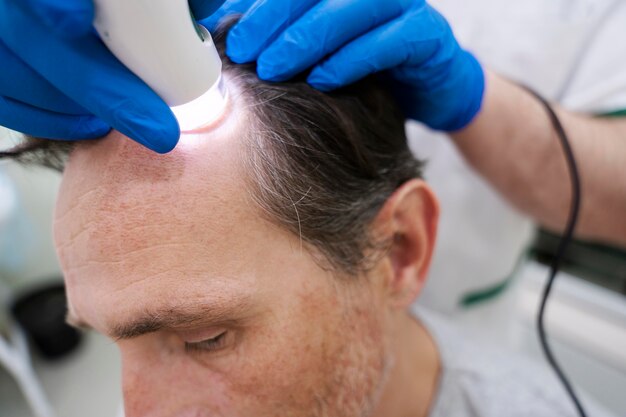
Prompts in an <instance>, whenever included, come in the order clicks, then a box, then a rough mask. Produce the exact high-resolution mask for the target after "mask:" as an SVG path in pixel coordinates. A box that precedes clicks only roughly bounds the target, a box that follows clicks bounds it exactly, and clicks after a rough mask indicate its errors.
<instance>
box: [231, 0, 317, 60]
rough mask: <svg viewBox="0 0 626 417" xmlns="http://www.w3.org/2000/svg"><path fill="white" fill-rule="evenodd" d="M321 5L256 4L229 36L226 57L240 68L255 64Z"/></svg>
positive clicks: (308, 1)
mask: <svg viewBox="0 0 626 417" xmlns="http://www.w3.org/2000/svg"><path fill="white" fill-rule="evenodd" d="M319 1H320V0H298V1H289V0H287V1H285V0H257V1H256V2H255V3H254V4H253V5H252V7H250V9H249V10H248V11H247V12H246V14H244V15H243V17H242V18H241V20H240V21H239V23H237V24H236V25H235V26H234V27H233V28H232V29H231V30H230V32H229V33H228V37H227V38H226V54H227V55H228V57H229V58H230V59H231V60H232V61H233V62H236V63H238V64H243V63H246V62H252V61H255V60H256V59H257V58H258V57H259V55H260V54H261V52H262V51H263V50H264V49H265V48H266V47H267V46H269V45H270V44H271V43H272V42H273V41H274V39H276V37H277V36H279V35H280V34H281V33H282V32H283V31H284V30H285V29H286V28H287V27H288V26H289V25H290V24H291V23H293V22H294V21H296V20H297V19H298V18H300V16H302V15H303V14H304V13H305V12H306V11H307V10H309V9H310V8H311V7H313V6H314V5H315V4H316V3H318V2H319ZM312 30H315V29H314V28H313V29H312Z"/></svg>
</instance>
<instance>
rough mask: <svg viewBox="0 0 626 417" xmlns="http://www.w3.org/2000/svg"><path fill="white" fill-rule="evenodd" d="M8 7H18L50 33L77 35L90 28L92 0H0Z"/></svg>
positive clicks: (88, 30)
mask: <svg viewBox="0 0 626 417" xmlns="http://www.w3.org/2000/svg"><path fill="white" fill-rule="evenodd" d="M0 1H1V2H3V3H7V6H8V7H20V8H21V9H22V10H23V11H24V12H26V13H30V14H32V15H33V16H34V17H36V18H37V20H39V22H41V23H43V24H44V25H45V26H46V27H47V28H48V30H49V31H50V32H51V33H54V34H56V35H57V36H62V37H69V38H71V37H77V36H82V35H85V34H87V33H89V32H90V31H91V30H92V23H93V19H94V5H93V0H61V1H60V0H0Z"/></svg>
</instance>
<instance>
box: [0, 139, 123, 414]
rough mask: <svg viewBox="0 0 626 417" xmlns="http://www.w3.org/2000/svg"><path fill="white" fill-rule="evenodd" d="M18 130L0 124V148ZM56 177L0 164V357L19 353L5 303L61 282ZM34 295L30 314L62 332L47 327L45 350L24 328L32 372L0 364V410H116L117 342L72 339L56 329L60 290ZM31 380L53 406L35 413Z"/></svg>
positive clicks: (17, 357) (8, 304)
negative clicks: (40, 296)
mask: <svg viewBox="0 0 626 417" xmlns="http://www.w3.org/2000/svg"><path fill="white" fill-rule="evenodd" d="M18 138H19V136H17V134H15V133H13V132H9V131H7V130H3V129H2V128H0V146H1V147H2V148H3V149H4V148H7V147H9V146H11V145H12V144H15V143H17V141H18ZM60 180H61V176H60V175H59V174H57V173H55V172H53V171H50V170H46V169H42V168H34V167H29V168H24V167H22V166H18V165H17V164H13V163H8V164H0V344H2V346H0V359H1V358H3V357H8V359H9V360H10V361H11V363H13V364H17V363H21V362H22V361H23V359H25V358H24V355H25V353H24V352H19V351H18V350H19V349H17V347H19V333H16V332H15V331H12V330H14V326H12V325H11V322H12V323H13V324H14V323H15V319H14V314H12V313H11V312H10V309H11V307H12V306H13V305H14V304H15V302H16V301H17V300H19V299H21V298H24V297H27V296H28V295H29V294H32V293H33V292H34V291H35V292H37V291H38V290H42V289H51V288H54V287H55V286H57V285H61V284H62V276H61V272H60V270H59V265H58V262H57V259H56V255H55V252H54V247H53V243H52V214H53V210H54V203H55V198H56V194H57V190H58V187H59V183H60ZM31 299H32V298H31ZM36 301H37V305H36V306H34V307H32V308H33V309H35V310H39V311H40V312H41V314H40V315H39V316H37V315H35V317H32V314H31V317H28V318H29V319H30V320H31V321H32V319H35V322H36V321H37V320H40V321H41V323H42V325H43V326H45V327H47V328H48V329H54V330H56V334H58V335H60V336H59V337H58V338H56V339H55V338H54V335H49V336H51V337H50V340H47V342H48V343H47V345H46V339H45V338H44V339H43V341H44V347H47V350H44V352H46V354H47V355H46V354H42V349H41V348H39V347H37V346H36V345H35V343H33V340H32V339H33V338H32V336H29V335H28V331H26V332H25V333H26V339H27V340H28V346H29V350H30V356H31V359H32V369H33V372H32V374H33V377H34V378H30V377H29V376H28V374H29V372H25V371H24V367H22V366H19V367H18V368H19V369H8V368H10V366H9V367H7V366H2V365H1V364H0V416H6V417H33V416H36V417H39V416H46V415H47V416H53V415H54V416H64V417H78V416H85V415H89V416H93V417H115V416H117V415H118V411H119V410H120V406H121V389H120V368H119V363H118V362H119V357H118V353H117V349H116V348H115V345H114V344H113V343H112V342H111V341H110V340H107V339H105V338H104V337H102V336H100V335H97V334H95V333H90V334H85V335H83V336H82V338H81V340H80V341H78V344H76V343H77V340H76V338H75V336H74V335H73V334H71V333H70V334H68V333H67V330H66V329H59V327H58V323H57V322H58V319H59V317H60V315H59V314H58V313H59V312H58V310H59V306H58V305H59V300H58V292H57V293H55V294H53V292H52V291H50V292H49V295H48V297H47V298H43V299H40V300H36ZM63 314H64V313H63ZM63 314H62V315H63ZM62 315H61V316H62ZM52 319H54V320H55V321H54V322H52V321H51V320H52ZM9 339H11V342H9ZM16 339H17V340H16ZM16 345H17V346H16ZM3 354H4V356H3ZM49 356H53V358H52V359H51V358H49ZM26 359H27V358H26ZM16 374H17V375H16ZM36 385H39V386H40V387H41V389H40V390H41V394H42V395H41V397H43V398H41V400H43V401H45V402H47V403H49V404H50V407H51V409H52V410H46V407H45V405H43V406H42V405H39V413H40V414H39V415H37V414H35V413H34V412H35V411H34V410H33V409H32V408H33V407H32V406H29V401H28V399H27V396H25V393H29V392H32V394H30V397H31V401H32V400H33V399H34V401H35V402H37V401H38V400H37V399H38V398H39V396H38V395H37V394H36V392H37V388H35V389H33V386H36ZM41 400H40V402H41ZM53 413H54V414H53Z"/></svg>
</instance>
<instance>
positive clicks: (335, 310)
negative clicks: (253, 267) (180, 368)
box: [223, 297, 390, 417]
mask: <svg viewBox="0 0 626 417" xmlns="http://www.w3.org/2000/svg"><path fill="white" fill-rule="evenodd" d="M313 298H315V297H313ZM310 301H313V300H310ZM315 301H316V302H315V303H308V302H301V303H299V305H300V306H301V308H300V309H298V310H295V311H291V312H290V313H289V314H288V315H285V316H284V317H286V318H287V320H285V321H282V322H279V325H277V326H276V327H273V328H272V329H271V330H268V331H267V333H265V334H264V332H261V333H260V336H259V338H258V339H257V342H256V343H255V344H254V346H252V347H251V348H250V349H251V350H249V351H244V352H242V354H241V355H240V356H239V357H238V359H237V365H236V366H233V367H232V368H231V369H230V371H229V372H225V373H224V374H223V378H224V381H227V383H228V389H227V390H228V393H229V398H230V399H231V400H232V403H231V404H229V405H228V409H231V410H232V409H237V410H239V411H240V415H242V416H250V415H255V416H272V417H273V416H276V415H281V416H307V417H308V416H326V415H333V416H334V415H342V416H345V417H352V416H356V415H362V414H363V412H364V411H363V410H368V409H370V408H371V407H372V406H373V404H374V403H375V401H376V398H377V394H378V391H379V390H380V387H381V386H382V384H383V383H384V379H385V378H384V375H385V373H386V369H387V367H388V362H390V358H389V357H388V355H387V352H386V349H385V346H386V343H385V337H384V332H383V326H382V324H381V320H379V319H378V317H377V316H376V312H375V311H374V312H373V311H371V310H375V308H372V307H373V306H372V305H371V304H369V305H364V306H359V305H354V304H352V303H346V302H345V301H340V300H338V299H333V298H326V299H324V300H315Z"/></svg>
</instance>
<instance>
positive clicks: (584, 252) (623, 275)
mask: <svg viewBox="0 0 626 417" xmlns="http://www.w3.org/2000/svg"><path fill="white" fill-rule="evenodd" d="M414 128H415V129H417V128H416V127H414ZM413 133H414V134H418V133H416V132H413ZM18 140H19V137H18V136H17V134H16V133H14V132H9V131H7V130H0V145H1V146H2V148H6V147H9V146H11V145H12V144H15V143H17V142H18ZM60 179H61V176H60V175H59V174H57V173H55V172H53V171H50V170H46V169H42V168H34V167H23V166H19V165H18V164H16V163H12V162H9V163H3V164H0V359H4V362H5V365H4V366H1V365H0V415H2V416H10V417H40V416H43V417H52V416H63V417H79V416H81V417H82V416H85V415H89V416H92V417H117V416H121V411H120V410H121V404H122V400H121V387H120V365H119V356H118V352H117V350H116V348H115V346H114V344H113V343H112V342H111V341H109V340H107V339H105V338H104V337H102V336H100V335H97V334H93V333H89V334H82V335H78V334H73V333H72V331H70V330H68V329H67V328H65V329H64V328H62V327H61V326H60V324H59V322H60V321H61V322H62V320H63V316H64V308H65V305H64V299H59V294H62V290H63V289H62V287H60V285H61V284H62V275H61V272H60V270H59V265H58V262H57V260H56V256H55V252H54V248H53V243H52V236H51V229H52V224H51V219H52V215H53V210H54V203H55V196H56V193H57V190H58V187H59V184H60ZM462 238H463V239H467V241H468V242H471V236H470V235H468V236H462ZM531 241H532V242H533V243H532V244H531V246H530V248H529V249H528V251H526V252H525V253H524V254H522V256H521V257H520V260H519V261H518V262H517V266H516V267H515V268H514V269H513V271H512V273H511V275H510V276H509V277H506V279H504V280H503V282H502V283H500V284H498V285H496V286H493V287H490V288H485V289H482V290H479V291H474V292H468V293H467V294H465V295H464V297H463V298H462V299H461V300H460V301H459V303H460V304H459V305H458V306H457V307H455V308H448V307H446V303H449V300H448V301H446V300H445V299H442V298H441V292H443V290H442V289H441V288H437V287H436V286H435V287H434V288H429V289H428V291H427V292H426V295H425V299H423V300H422V301H421V302H422V303H423V304H426V305H429V306H431V307H435V308H437V305H440V306H442V307H441V308H438V309H439V310H440V311H442V312H444V313H445V314H447V315H448V316H449V317H450V318H451V319H453V320H454V321H456V322H457V323H459V324H460V325H461V326H463V327H464V328H466V329H468V330H469V331H471V332H472V333H473V334H474V336H475V337H478V338H480V339H483V340H488V341H490V342H493V343H496V344H499V345H500V346H503V347H505V348H506V349H511V350H515V351H517V352H520V353H522V354H524V355H530V356H534V357H536V358H538V359H539V360H543V357H542V354H541V352H540V351H539V346H538V343H537V337H536V330H535V317H536V311H537V300H538V297H539V294H540V292H541V289H542V287H543V283H544V282H545V279H546V277H547V272H548V271H547V267H546V264H547V263H548V262H549V261H550V259H551V257H552V256H553V254H554V248H555V246H556V242H557V241H558V237H557V236H553V235H550V234H548V233H546V232H542V231H538V230H534V231H532V236H531ZM448 262H450V261H448ZM482 262H486V263H489V262H490V259H489V257H488V256H487V257H485V259H483V260H482ZM433 273H434V274H436V273H437V268H435V270H434V271H433ZM431 280H432V281H437V277H436V276H435V277H431ZM444 281H445V280H444ZM59 291H60V292H59ZM16 303H17V306H18V307H16ZM20 303H21V304H20ZM29 303H30V304H29ZM24 306H25V307H24ZM20 314H21V315H22V316H21V317H20ZM18 321H19V322H20V323H21V325H17V324H16V323H17V322H18ZM547 322H548V331H549V335H550V337H551V339H552V341H553V344H554V346H555V351H556V354H557V356H558V358H559V359H560V360H561V362H562V364H563V366H564V368H565V370H566V372H567V373H568V374H569V375H570V376H571V378H572V379H573V381H574V383H575V384H576V386H578V387H581V388H582V389H584V390H585V391H586V392H587V393H588V394H590V396H592V397H593V398H594V399H595V400H596V401H598V402H600V403H602V404H603V405H604V406H605V407H607V408H609V409H610V410H612V411H613V412H614V413H616V415H624V410H626V396H624V395H623V394H624V392H626V391H625V389H626V255H625V254H624V252H622V251H621V250H619V249H617V248H609V247H603V246H597V245H589V244H585V243H581V242H577V243H575V244H574V245H573V246H572V248H571V249H570V251H569V252H568V255H567V259H566V262H565V267H564V272H563V273H561V275H560V276H559V278H558V281H557V285H556V290H555V293H554V296H553V298H552V300H551V301H550V306H549V310H548V320H547ZM22 343H23V346H22V345H21V344H22ZM7 363H8V365H7ZM15 364H19V365H15Z"/></svg>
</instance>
